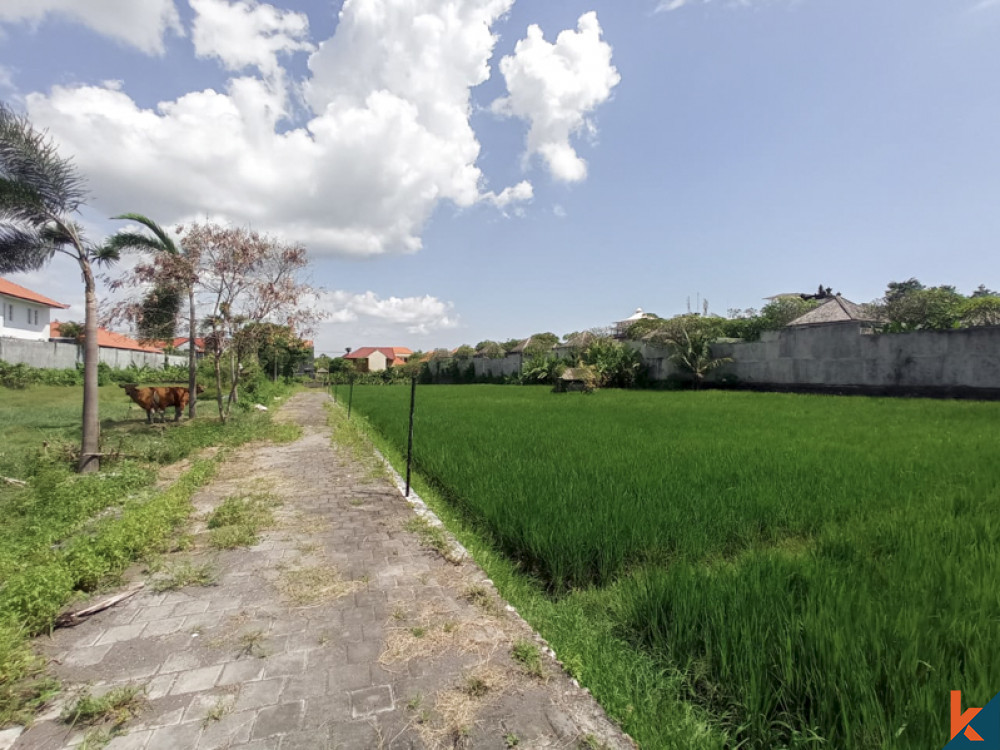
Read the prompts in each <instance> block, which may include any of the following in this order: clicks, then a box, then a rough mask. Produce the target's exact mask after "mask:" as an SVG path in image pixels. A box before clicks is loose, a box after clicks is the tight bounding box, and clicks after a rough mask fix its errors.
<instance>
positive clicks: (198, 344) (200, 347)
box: [174, 336, 205, 352]
mask: <svg viewBox="0 0 1000 750" xmlns="http://www.w3.org/2000/svg"><path fill="white" fill-rule="evenodd" d="M187 342H188V337H187V336H181V337H180V338H176V339H174V349H176V348H177V347H179V346H184V344H186V343H187ZM194 350H195V351H196V352H203V351H205V339H203V338H200V337H196V338H195V340H194Z"/></svg>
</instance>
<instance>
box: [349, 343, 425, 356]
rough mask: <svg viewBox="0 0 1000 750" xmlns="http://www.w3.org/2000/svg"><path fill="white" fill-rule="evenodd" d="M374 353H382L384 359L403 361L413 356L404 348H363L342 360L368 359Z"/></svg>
mask: <svg viewBox="0 0 1000 750" xmlns="http://www.w3.org/2000/svg"><path fill="white" fill-rule="evenodd" d="M375 352H382V354H383V355H384V356H385V358H386V359H403V358H404V357H409V356H410V355H411V354H413V352H412V351H410V350H409V349H407V348H406V347H405V346H363V347H361V348H360V349H356V350H354V351H353V352H351V353H350V354H348V355H347V356H345V357H344V359H368V358H369V357H370V356H371V355H372V354H374V353H375Z"/></svg>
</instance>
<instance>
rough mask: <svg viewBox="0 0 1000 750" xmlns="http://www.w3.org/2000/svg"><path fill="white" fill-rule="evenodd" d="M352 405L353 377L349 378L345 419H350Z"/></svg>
mask: <svg viewBox="0 0 1000 750" xmlns="http://www.w3.org/2000/svg"><path fill="white" fill-rule="evenodd" d="M353 403H354V376H353V375H352V376H351V387H350V389H349V390H348V392H347V419H348V420H350V418H351V405H352V404H353Z"/></svg>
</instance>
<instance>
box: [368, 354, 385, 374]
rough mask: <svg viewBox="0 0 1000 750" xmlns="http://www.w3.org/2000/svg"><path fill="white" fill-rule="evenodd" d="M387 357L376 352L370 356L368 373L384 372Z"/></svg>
mask: <svg viewBox="0 0 1000 750" xmlns="http://www.w3.org/2000/svg"><path fill="white" fill-rule="evenodd" d="M385 363H386V359H385V355H384V354H383V353H382V352H379V351H375V352H372V353H371V354H369V355H368V372H382V370H384V369H385Z"/></svg>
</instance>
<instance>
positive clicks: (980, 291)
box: [969, 284, 1000, 299]
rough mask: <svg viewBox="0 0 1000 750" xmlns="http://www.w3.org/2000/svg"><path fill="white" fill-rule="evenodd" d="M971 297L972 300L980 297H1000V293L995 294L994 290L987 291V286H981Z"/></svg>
mask: <svg viewBox="0 0 1000 750" xmlns="http://www.w3.org/2000/svg"><path fill="white" fill-rule="evenodd" d="M969 297H970V298H972V299H978V298H979V297H1000V292H994V291H993V290H992V289H987V288H986V285H985V284H980V285H979V286H978V287H976V290H975V291H974V292H973V293H972V294H970V295H969Z"/></svg>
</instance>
